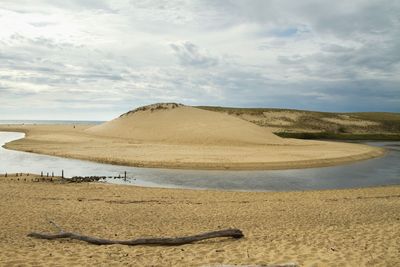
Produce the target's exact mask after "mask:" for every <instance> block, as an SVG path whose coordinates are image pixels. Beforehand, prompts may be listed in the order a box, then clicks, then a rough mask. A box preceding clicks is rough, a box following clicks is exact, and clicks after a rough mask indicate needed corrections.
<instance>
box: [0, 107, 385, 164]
mask: <svg viewBox="0 0 400 267" xmlns="http://www.w3.org/2000/svg"><path fill="white" fill-rule="evenodd" d="M0 130H7V131H23V132H25V133H27V136H26V138H24V139H21V140H17V141H14V142H11V143H8V144H6V147H7V148H10V149H15V150H23V151H30V152H35V153H42V154H48V155H57V156H62V157H70V158H78V159H87V160H92V161H98V162H105V163H112V164H119V165H129V166H137V167H157V168H160V167H161V168H185V169H247V170H249V169H288V168H308V167H319V166H331V165H337V164H342V163H346V162H352V161H357V160H363V159H368V158H373V157H378V156H381V155H383V154H384V151H383V149H380V148H376V147H371V146H367V145H360V144H349V143H339V142H322V141H310V140H307V141H306V140H298V139H284V138H280V137H278V136H275V135H274V134H273V133H272V132H271V130H270V129H269V128H265V127H260V126H258V125H255V124H252V123H250V122H247V121H244V120H241V119H239V118H236V117H233V116H230V115H228V114H221V113H217V112H213V111H207V110H200V109H198V108H193V107H188V106H183V105H178V104H155V105H150V106H146V107H142V108H139V109H136V110H133V111H130V112H128V113H125V114H123V115H121V116H120V117H119V118H116V119H114V120H112V121H110V122H106V123H104V124H101V125H97V126H93V125H80V126H77V127H72V126H71V125H19V126H16V125H10V126H8V125H3V126H0Z"/></svg>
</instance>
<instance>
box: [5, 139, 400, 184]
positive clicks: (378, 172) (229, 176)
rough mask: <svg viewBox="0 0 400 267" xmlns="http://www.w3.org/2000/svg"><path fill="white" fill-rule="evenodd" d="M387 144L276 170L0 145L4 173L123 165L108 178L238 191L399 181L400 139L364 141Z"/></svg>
mask: <svg viewBox="0 0 400 267" xmlns="http://www.w3.org/2000/svg"><path fill="white" fill-rule="evenodd" d="M23 136H24V134H22V133H7V132H0V146H2V145H3V144H4V143H7V142H10V141H12V140H16V139H20V138H23ZM366 143H367V144H370V145H374V146H379V147H384V148H385V149H387V150H388V153H387V154H386V155H385V156H384V157H381V158H377V159H370V160H365V161H361V162H356V163H352V164H348V165H341V166H336V167H324V168H310V169H293V170H272V171H225V170H224V171H196V170H169V169H150V168H135V167H126V166H116V165H110V164H102V163H95V162H90V161H83V160H74V159H66V158H60V157H54V156H46V155H39V154H34V153H27V152H19V151H12V150H8V149H4V148H0V173H5V172H8V173H14V172H30V173H40V172H41V171H43V172H44V173H47V172H49V173H51V172H54V173H55V174H56V175H60V174H61V170H62V169H63V170H64V171H65V175H66V176H67V177H72V176H75V175H76V176H90V175H99V176H118V175H119V174H121V175H123V173H124V171H126V172H127V174H128V179H127V181H123V180H122V179H107V180H106V181H107V182H109V183H119V184H131V185H138V186H154V187H166V188H192V189H218V190H236V191H292V190H313V189H339V188H355V187H369V186H380V185H398V184H400V142H366Z"/></svg>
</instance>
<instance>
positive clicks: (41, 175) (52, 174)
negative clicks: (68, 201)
mask: <svg viewBox="0 0 400 267" xmlns="http://www.w3.org/2000/svg"><path fill="white" fill-rule="evenodd" d="M40 177H43V171H41V172H40ZM46 177H49V173H47V174H46ZM51 177H54V172H51ZM61 178H64V170H61Z"/></svg>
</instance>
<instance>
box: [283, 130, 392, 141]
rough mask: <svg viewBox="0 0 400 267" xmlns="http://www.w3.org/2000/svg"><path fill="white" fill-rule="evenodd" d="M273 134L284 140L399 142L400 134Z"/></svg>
mask: <svg viewBox="0 0 400 267" xmlns="http://www.w3.org/2000/svg"><path fill="white" fill-rule="evenodd" d="M275 134H276V135H278V136H280V137H284V138H297V139H325V140H381V141H400V134H336V133H329V132H320V133H287V132H277V133H275Z"/></svg>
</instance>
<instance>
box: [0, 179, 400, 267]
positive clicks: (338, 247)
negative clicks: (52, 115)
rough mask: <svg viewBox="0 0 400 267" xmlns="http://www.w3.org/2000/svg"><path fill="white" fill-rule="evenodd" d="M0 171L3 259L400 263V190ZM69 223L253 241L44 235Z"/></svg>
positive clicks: (10, 262) (78, 227) (103, 230)
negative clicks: (121, 182) (92, 239)
mask: <svg viewBox="0 0 400 267" xmlns="http://www.w3.org/2000/svg"><path fill="white" fill-rule="evenodd" d="M34 179H35V176H34V175H32V174H31V175H29V176H26V175H24V176H22V177H15V176H10V175H8V177H7V178H6V177H4V175H2V176H0V203H1V204H0V213H1V215H2V216H1V217H0V223H1V225H2V227H1V228H0V229H1V230H0V238H1V242H0V251H1V253H0V262H1V265H3V266H28V265H29V266H32V265H33V266H40V265H51V266H66V265H69V266H77V265H85V266H122V265H128V266H218V265H220V264H237V265H246V264H271V263H287V262H295V263H297V264H299V265H300V266H397V265H399V264H400V261H399V259H400V257H399V255H400V254H399V253H400V235H399V231H400V213H399V210H400V187H399V186H390V187H378V188H365V189H355V190H333V191H332V190H330V191H310V192H285V193H254V192H253V193H246V192H217V191H193V190H171V189H156V188H140V187H133V186H117V185H106V184H99V183H82V184H58V183H54V182H53V183H51V182H32V181H31V180H34ZM48 220H54V221H55V222H56V223H57V224H59V225H60V226H62V227H63V228H64V229H65V230H68V231H74V232H79V233H82V234H87V235H93V236H98V237H104V238H110V239H131V238H137V237H150V236H155V237H160V236H180V235H190V234H196V233H200V232H205V231H210V230H218V229H222V228H229V227H235V228H239V229H241V230H243V232H244V234H245V238H244V239H240V240H234V239H215V240H208V241H202V242H200V243H196V244H190V245H183V246H179V247H159V246H151V247H146V246H137V247H128V246H122V245H111V246H96V245H90V244H86V243H83V242H79V241H68V240H58V241H57V240H55V241H46V240H37V239H32V238H29V237H27V236H26V235H27V233H28V232H31V231H43V232H53V231H55V229H54V228H53V227H52V226H51V225H50V224H48V223H47V221H48Z"/></svg>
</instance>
